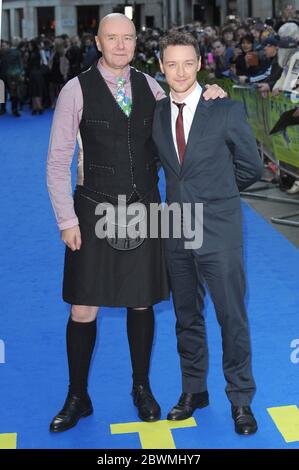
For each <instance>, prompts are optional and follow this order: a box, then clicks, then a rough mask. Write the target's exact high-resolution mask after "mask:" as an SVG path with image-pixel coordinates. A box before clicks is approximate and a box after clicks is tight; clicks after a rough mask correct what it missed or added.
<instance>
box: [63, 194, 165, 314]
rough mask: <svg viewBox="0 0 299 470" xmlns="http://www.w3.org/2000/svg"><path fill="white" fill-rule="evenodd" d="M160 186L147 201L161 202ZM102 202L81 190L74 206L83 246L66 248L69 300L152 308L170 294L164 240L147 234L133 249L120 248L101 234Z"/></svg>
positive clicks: (65, 283)
mask: <svg viewBox="0 0 299 470" xmlns="http://www.w3.org/2000/svg"><path fill="white" fill-rule="evenodd" d="M160 201H161V199H160V194H159V190H158V188H157V187H155V188H154V189H153V190H152V191H151V193H150V194H149V195H147V197H146V201H142V202H143V203H144V204H145V205H146V203H150V202H157V203H160ZM97 204H98V202H97V201H95V200H92V198H89V196H86V195H84V194H82V192H81V191H80V190H78V189H76V191H75V194H74V207H75V212H76V215H77V217H78V219H79V226H80V231H81V237H82V245H81V248H80V250H77V251H74V252H73V251H72V250H70V249H69V248H68V247H66V251H65V263H64V279H63V300H64V301H65V302H68V303H69V304H72V305H89V306H106V307H147V306H150V305H154V304H156V303H158V302H161V301H162V300H167V299H168V298H169V287H168V277H167V271H166V264H165V257H164V246H163V240H162V239H160V238H157V239H151V238H146V239H145V240H144V242H143V243H142V245H141V246H139V247H138V248H135V249H134V250H131V251H118V250H116V249H114V248H112V247H111V246H110V245H109V244H108V243H107V241H106V239H100V238H98V237H97V236H96V234H95V224H96V222H97V220H98V218H99V216H96V215H95V213H94V212H95V207H96V205H97Z"/></svg>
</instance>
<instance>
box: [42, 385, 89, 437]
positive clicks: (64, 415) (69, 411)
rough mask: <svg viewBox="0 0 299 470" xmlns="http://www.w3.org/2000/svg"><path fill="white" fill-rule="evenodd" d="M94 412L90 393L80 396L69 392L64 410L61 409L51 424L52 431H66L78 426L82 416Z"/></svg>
mask: <svg viewBox="0 0 299 470" xmlns="http://www.w3.org/2000/svg"><path fill="white" fill-rule="evenodd" d="M92 412H93V408H92V403H91V400H90V398H89V395H88V394H86V395H84V396H83V397H78V396H76V395H73V394H71V393H68V396H67V397H66V400H65V403H64V405H63V408H62V410H61V411H59V413H58V415H56V416H55V418H54V419H53V420H52V422H51V424H50V431H51V432H61V431H66V430H67V429H70V428H72V427H74V426H76V424H77V423H78V421H79V419H80V418H83V417H85V416H89V415H91V414H92Z"/></svg>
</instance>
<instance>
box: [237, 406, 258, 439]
mask: <svg viewBox="0 0 299 470" xmlns="http://www.w3.org/2000/svg"><path fill="white" fill-rule="evenodd" d="M232 417H233V420H234V422H235V431H236V433H238V434H243V435H244V436H247V435H249V434H254V433H255V432H256V431H257V422H256V420H255V417H254V416H253V413H252V411H251V408H250V406H232Z"/></svg>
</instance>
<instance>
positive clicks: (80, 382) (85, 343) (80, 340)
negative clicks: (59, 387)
mask: <svg viewBox="0 0 299 470" xmlns="http://www.w3.org/2000/svg"><path fill="white" fill-rule="evenodd" d="M96 334H97V321H96V320H94V321H92V322H88V323H81V322H76V321H73V320H72V318H71V317H70V318H69V321H68V324H67V329H66V342H67V355H68V363H69V377H70V384H69V391H70V393H73V394H75V395H79V396H80V395H84V394H85V393H86V392H87V379H88V371H89V365H90V360H91V356H92V352H93V349H94V345H95V341H96Z"/></svg>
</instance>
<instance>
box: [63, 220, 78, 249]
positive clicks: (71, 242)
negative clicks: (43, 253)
mask: <svg viewBox="0 0 299 470" xmlns="http://www.w3.org/2000/svg"><path fill="white" fill-rule="evenodd" d="M61 240H62V241H64V243H65V244H66V246H68V247H69V248H70V249H71V250H72V251H76V250H80V248H81V243H82V241H81V232H80V228H79V225H76V227H71V228H66V229H65V230H61Z"/></svg>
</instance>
